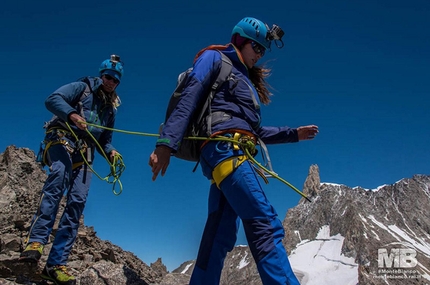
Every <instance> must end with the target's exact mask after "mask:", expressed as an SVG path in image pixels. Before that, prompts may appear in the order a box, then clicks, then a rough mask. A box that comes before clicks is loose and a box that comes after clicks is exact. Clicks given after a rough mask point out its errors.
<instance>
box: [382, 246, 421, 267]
mask: <svg viewBox="0 0 430 285" xmlns="http://www.w3.org/2000/svg"><path fill="white" fill-rule="evenodd" d="M416 256H417V252H416V251H415V250H414V249H411V248H392V249H391V252H390V253H388V251H387V249H386V248H380V249H378V267H379V268H383V267H385V268H412V267H415V266H416V265H417V264H418V261H417V259H416V258H415V257H416ZM384 264H385V266H384Z"/></svg>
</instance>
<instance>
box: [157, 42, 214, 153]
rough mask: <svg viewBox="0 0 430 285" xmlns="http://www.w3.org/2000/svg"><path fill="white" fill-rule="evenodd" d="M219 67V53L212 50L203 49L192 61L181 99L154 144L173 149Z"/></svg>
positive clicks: (175, 148) (177, 144)
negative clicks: (192, 64) (191, 68)
mask: <svg viewBox="0 0 430 285" xmlns="http://www.w3.org/2000/svg"><path fill="white" fill-rule="evenodd" d="M220 68H221V55H220V54H219V53H218V52H217V51H214V50H208V51H205V52H204V53H203V54H202V55H201V56H200V57H199V58H198V59H197V60H196V62H195V63H194V66H193V71H192V72H191V73H190V75H189V77H188V81H187V82H186V87H185V89H184V91H183V92H182V99H181V100H180V101H179V103H178V105H177V106H176V108H175V109H174V110H173V112H172V113H171V115H170V117H169V118H168V120H167V121H166V123H165V125H164V127H163V130H162V132H161V134H160V137H159V139H158V140H157V143H156V146H159V145H165V146H167V147H169V148H171V149H173V150H174V151H176V150H177V149H178V146H179V143H180V142H181V140H182V138H183V137H184V135H185V132H186V130H187V126H188V124H189V122H190V120H191V119H192V118H193V115H194V113H195V111H196V109H197V107H198V106H201V105H202V104H201V103H202V102H203V101H204V100H205V99H206V97H205V95H207V91H208V90H209V88H210V85H211V82H212V81H213V80H214V79H215V78H216V76H217V72H219V70H220Z"/></svg>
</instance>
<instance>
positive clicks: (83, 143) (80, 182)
mask: <svg viewBox="0 0 430 285" xmlns="http://www.w3.org/2000/svg"><path fill="white" fill-rule="evenodd" d="M123 73H124V70H123V62H122V61H120V58H119V56H117V55H112V56H111V58H110V59H107V60H105V61H103V62H102V64H101V66H100V68H99V74H100V77H84V78H81V79H80V80H78V81H77V82H73V83H69V84H66V85H64V86H62V87H60V88H59V89H57V90H56V91H55V92H54V93H52V94H51V95H50V96H48V98H47V99H46V101H45V106H46V108H47V109H48V110H49V111H50V112H52V113H53V114H54V117H53V118H52V119H51V120H50V121H49V122H47V123H46V124H45V128H46V136H45V139H44V143H45V149H44V150H43V153H42V154H41V156H42V161H43V163H44V164H46V165H48V166H49V169H50V172H49V175H48V178H47V179H46V181H45V184H44V186H43V188H42V193H41V198H40V204H39V208H38V209H37V211H36V213H35V215H34V217H33V220H32V223H31V226H30V229H29V234H28V237H27V239H26V241H27V244H26V246H25V249H24V251H23V252H22V253H21V256H20V260H21V261H30V262H37V261H39V259H40V258H41V256H42V254H43V248H44V246H45V245H46V244H47V243H48V240H49V235H50V234H51V232H52V228H53V226H54V222H55V218H56V216H57V212H58V210H59V207H60V201H61V199H62V197H63V195H64V193H65V191H67V194H66V195H67V200H66V205H65V207H64V211H63V214H62V216H61V219H60V222H59V224H58V230H57V231H56V233H55V238H54V240H53V243H52V248H51V250H50V253H49V256H48V259H47V262H46V266H45V267H44V269H43V271H42V274H41V276H42V278H44V279H47V280H51V281H53V282H55V284H65V285H73V284H76V278H75V277H74V276H73V275H72V274H70V273H69V271H68V269H67V267H66V265H67V260H68V257H69V254H70V251H71V249H72V246H73V244H74V242H75V240H76V237H77V233H78V228H79V219H80V217H81V215H82V212H83V210H84V207H85V203H86V200H87V196H88V191H89V188H90V183H91V177H92V171H91V170H90V168H89V165H91V163H92V161H93V160H94V151H95V150H97V151H98V152H100V153H101V154H103V155H105V156H106V157H109V159H110V160H111V161H113V159H114V158H115V156H120V154H119V153H118V152H117V151H116V149H115V148H114V147H113V145H112V143H111V142H112V131H110V130H106V129H102V128H97V127H94V126H90V125H87V124H86V123H91V124H95V125H101V126H105V127H109V128H113V127H114V123H115V115H116V111H117V107H118V106H119V104H120V99H119V96H118V94H117V93H116V88H117V86H118V85H119V84H120V81H121V78H122V75H123ZM88 132H89V133H91V135H92V136H93V138H91V136H90V135H89V134H88ZM94 139H95V140H96V141H94ZM96 142H97V143H98V144H99V145H100V147H101V148H102V149H99V148H97V147H96V145H97V144H96ZM87 164H89V165H87Z"/></svg>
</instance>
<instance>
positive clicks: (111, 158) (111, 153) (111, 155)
mask: <svg viewBox="0 0 430 285" xmlns="http://www.w3.org/2000/svg"><path fill="white" fill-rule="evenodd" d="M115 155H119V156H121V155H120V154H119V152H117V151H116V150H112V151H111V152H110V155H109V160H110V162H111V163H113V159H114V157H115Z"/></svg>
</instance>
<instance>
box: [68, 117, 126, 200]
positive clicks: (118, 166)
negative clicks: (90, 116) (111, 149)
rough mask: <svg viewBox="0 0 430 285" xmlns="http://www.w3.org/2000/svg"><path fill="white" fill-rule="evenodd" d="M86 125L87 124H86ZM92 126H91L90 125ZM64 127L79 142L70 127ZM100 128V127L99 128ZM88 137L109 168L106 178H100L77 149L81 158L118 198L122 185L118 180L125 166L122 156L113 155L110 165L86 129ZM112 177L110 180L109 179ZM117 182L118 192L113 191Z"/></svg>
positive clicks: (82, 153)
mask: <svg viewBox="0 0 430 285" xmlns="http://www.w3.org/2000/svg"><path fill="white" fill-rule="evenodd" d="M87 124H88V123H87ZM91 125H93V124H91ZM66 126H67V128H68V129H69V131H70V132H71V133H72V135H73V137H74V138H75V139H76V141H78V140H79V138H78V136H77V135H76V134H75V132H74V131H73V129H72V128H71V127H70V125H69V124H68V123H67V122H66ZM99 127H101V126H99ZM86 131H87V133H88V135H89V136H90V137H91V138H92V139H93V141H94V142H95V144H96V145H97V147H98V148H99V149H100V153H102V154H103V157H104V158H105V159H106V161H107V163H108V164H109V166H110V173H109V174H108V175H107V176H106V177H101V176H100V175H99V174H98V173H97V172H96V171H95V170H94V168H92V167H91V165H90V163H89V162H88V160H87V159H86V158H85V154H84V151H83V150H82V149H79V152H80V153H81V156H82V158H83V160H84V162H85V164H86V165H87V166H88V168H89V169H90V170H91V171H92V172H93V173H94V174H95V175H96V176H97V177H98V178H99V179H100V180H103V181H106V182H107V183H109V184H113V186H112V192H113V194H114V195H116V196H118V195H120V194H121V193H122V189H123V187H122V183H121V180H120V179H119V178H120V176H121V175H122V173H123V172H124V170H125V164H124V162H123V160H122V156H121V155H120V154H119V153H117V154H115V156H114V158H113V162H112V163H111V162H110V160H109V158H108V157H107V156H106V154H105V152H104V150H103V148H102V147H101V146H100V144H99V142H98V141H97V140H96V138H94V136H93V135H92V134H91V133H90V131H88V129H86ZM111 177H112V179H111ZM117 182H118V184H119V187H120V190H119V191H118V192H116V191H115V185H116V183H117Z"/></svg>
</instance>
